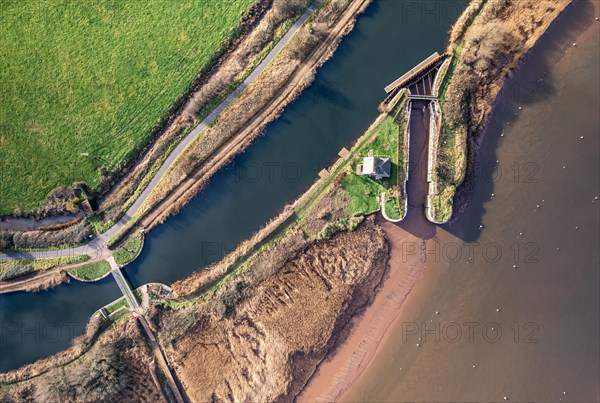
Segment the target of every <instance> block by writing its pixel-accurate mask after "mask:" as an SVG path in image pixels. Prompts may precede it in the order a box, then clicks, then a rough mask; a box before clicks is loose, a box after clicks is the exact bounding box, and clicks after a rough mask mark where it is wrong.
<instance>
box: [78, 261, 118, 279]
mask: <svg viewBox="0 0 600 403" xmlns="http://www.w3.org/2000/svg"><path fill="white" fill-rule="evenodd" d="M109 271H110V264H108V262H107V261H106V260H101V261H99V262H94V263H89V264H85V265H83V266H79V267H75V268H73V269H71V270H69V273H71V274H73V275H74V276H75V277H77V278H80V279H82V280H87V281H93V280H97V279H99V278H101V277H103V276H105V275H106V274H107V273H108V272H109Z"/></svg>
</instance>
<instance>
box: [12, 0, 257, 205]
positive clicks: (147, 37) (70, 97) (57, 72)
mask: <svg viewBox="0 0 600 403" xmlns="http://www.w3.org/2000/svg"><path fill="white" fill-rule="evenodd" d="M254 1H255V0H240V1H235V2H227V3H226V4H223V3H221V2H205V3H203V4H202V7H198V6H197V4H196V3H195V2H193V1H189V0H186V1H184V2H178V3H173V2H163V1H157V2H152V3H151V4H150V5H148V4H145V3H141V2H136V1H122V2H117V3H115V2H110V1H100V2H94V3H73V2H65V1H60V2H58V3H57V2H38V3H35V6H32V5H31V4H25V3H20V2H13V3H6V4H3V6H2V8H3V13H2V17H0V21H1V22H2V23H1V24H0V36H2V38H3V46H2V50H1V51H0V80H1V81H2V83H3V95H4V96H3V97H2V99H1V100H0V110H2V111H4V112H2V113H3V115H2V116H0V119H1V120H2V121H3V123H4V126H3V133H2V134H3V137H2V147H0V160H2V163H3V169H2V180H0V195H1V199H0V214H12V213H14V212H15V211H27V210H35V209H37V208H38V207H39V206H40V205H41V203H42V202H43V201H44V199H45V198H46V196H47V195H48V193H49V192H50V191H51V190H52V189H54V188H56V187H57V186H69V185H71V184H72V183H73V182H76V181H84V182H86V183H87V184H89V185H90V186H91V187H92V188H94V189H96V188H98V187H99V186H100V184H101V181H102V177H103V176H104V175H105V174H108V173H109V172H110V171H114V170H117V169H118V168H119V167H121V166H123V165H124V164H125V163H126V162H127V161H129V160H131V158H133V157H134V156H135V155H136V153H137V152H138V151H139V150H140V149H141V148H142V147H143V146H144V144H145V143H146V141H147V140H148V138H149V136H150V134H151V132H152V130H153V128H154V126H155V125H156V124H158V123H159V122H160V120H161V118H162V117H163V116H164V115H165V114H166V113H167V111H168V110H169V108H170V107H171V105H172V104H173V103H174V102H175V100H177V98H178V97H180V96H181V94H182V93H184V92H185V91H186V90H187V88H188V87H189V85H190V84H191V82H192V80H193V79H194V77H195V76H196V75H197V73H198V72H199V71H201V70H203V69H204V68H206V67H207V66H208V65H210V64H211V63H212V62H213V60H212V59H213V57H214V55H215V54H216V53H217V52H218V50H219V48H220V47H221V46H222V44H223V43H224V42H225V41H226V40H227V38H229V37H230V36H231V35H232V34H233V32H234V29H235V28H236V26H237V25H238V23H239V19H240V16H241V15H242V14H243V13H244V12H245V11H246V10H247V9H248V7H249V5H250V4H252V3H254ZM174 22H176V23H174ZM47 32H53V33H54V34H53V35H47ZM198 38H202V40H198ZM148 94H152V96H151V97H148ZM81 153H89V157H85V156H82V155H81Z"/></svg>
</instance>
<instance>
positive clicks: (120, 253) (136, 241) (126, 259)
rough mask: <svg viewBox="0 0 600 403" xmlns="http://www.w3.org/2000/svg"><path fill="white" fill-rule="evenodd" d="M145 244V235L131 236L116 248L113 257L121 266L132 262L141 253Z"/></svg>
mask: <svg viewBox="0 0 600 403" xmlns="http://www.w3.org/2000/svg"><path fill="white" fill-rule="evenodd" d="M143 246H144V235H143V234H136V235H134V236H132V237H130V238H129V239H128V240H127V242H125V243H124V244H123V245H121V246H120V247H119V248H117V249H115V251H114V252H113V257H114V258H115V262H117V264H118V265H119V266H124V265H126V264H128V263H131V262H132V261H133V260H134V259H135V258H136V257H137V256H138V254H139V253H140V251H141V250H142V247H143Z"/></svg>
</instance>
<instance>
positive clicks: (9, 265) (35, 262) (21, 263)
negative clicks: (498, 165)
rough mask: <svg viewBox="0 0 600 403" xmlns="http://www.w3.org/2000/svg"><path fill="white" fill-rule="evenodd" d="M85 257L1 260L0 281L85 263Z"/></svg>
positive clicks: (86, 257) (87, 257)
mask: <svg viewBox="0 0 600 403" xmlns="http://www.w3.org/2000/svg"><path fill="white" fill-rule="evenodd" d="M89 258H90V257H89V256H87V255H78V256H68V257H59V258H46V259H25V260H3V261H0V281H5V280H10V279H13V278H15V277H19V276H22V275H25V274H28V273H32V272H35V271H45V270H49V269H52V268H55V267H60V266H66V265H69V264H74V263H80V262H85V261H86V260H88V259H89Z"/></svg>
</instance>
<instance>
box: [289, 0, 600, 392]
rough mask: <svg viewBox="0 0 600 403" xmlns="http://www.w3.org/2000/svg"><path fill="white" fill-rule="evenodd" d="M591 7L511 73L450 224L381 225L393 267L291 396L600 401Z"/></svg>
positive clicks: (598, 126) (598, 90)
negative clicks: (463, 205) (464, 203)
mask: <svg viewBox="0 0 600 403" xmlns="http://www.w3.org/2000/svg"><path fill="white" fill-rule="evenodd" d="M599 15H600V6H599V4H598V2H594V3H592V2H577V4H576V6H575V7H572V8H571V9H570V10H569V11H567V12H566V13H565V15H563V16H562V17H561V18H560V19H559V20H558V21H557V22H556V24H555V25H554V26H553V27H551V30H550V31H549V32H548V34H547V35H546V36H545V37H544V38H542V40H541V42H540V43H539V44H538V45H537V46H536V47H535V49H534V50H533V51H532V52H531V54H530V55H529V56H528V57H527V59H526V61H525V62H524V63H523V64H522V66H521V68H520V69H519V71H518V72H517V73H516V74H515V75H514V76H513V77H511V78H510V80H509V81H508V82H507V85H506V87H505V89H504V91H503V93H502V95H501V96H500V98H499V100H498V105H497V108H496V110H495V112H494V114H493V116H492V117H491V121H490V124H489V126H488V128H487V130H486V133H485V137H484V140H483V142H482V145H481V149H480V154H479V157H478V164H477V169H476V172H477V174H476V175H475V176H476V178H475V179H474V181H475V182H474V183H475V188H474V193H473V198H472V201H471V203H470V205H469V207H468V208H467V209H466V211H465V212H464V213H463V214H462V215H461V216H460V217H459V218H458V219H457V220H456V221H454V222H453V223H452V224H450V225H445V226H440V227H437V228H434V229H433V232H432V231H431V230H425V231H422V232H421V233H419V231H418V230H416V229H418V228H425V227H426V226H423V227H419V226H418V225H412V226H411V225H409V224H410V223H404V224H401V225H399V226H396V227H394V226H391V225H389V224H387V228H386V231H387V232H388V233H389V234H391V238H392V242H393V248H394V251H393V255H392V265H391V267H392V268H391V274H390V278H389V279H388V280H387V282H386V284H385V285H384V287H383V289H382V291H381V293H380V295H379V296H378V299H376V301H375V302H374V304H373V306H372V307H371V308H369V309H368V310H367V311H366V312H365V314H364V315H363V316H362V317H361V318H359V319H358V320H356V321H355V327H354V331H353V332H352V333H351V335H350V336H349V338H348V339H347V341H346V342H345V343H344V344H342V346H341V347H340V349H339V350H338V352H337V354H336V355H335V356H334V357H333V359H332V360H331V361H329V362H326V363H324V364H323V365H322V366H321V369H320V372H319V373H318V374H317V376H315V377H314V378H313V381H312V384H311V385H310V386H309V387H308V388H307V391H306V393H305V395H304V396H303V397H302V398H301V399H300V400H312V401H315V400H319V401H328V400H333V399H336V400H338V399H339V400H341V401H344V402H358V401H368V402H400V401H444V402H445V401H504V400H508V401H536V402H559V401H571V402H597V401H599V400H600V391H599V382H600V381H599V379H600V365H599V361H600V358H599V357H600V348H599V340H600V332H599V326H600V325H599V318H600V293H599V289H600V278H599V265H600V253H599V244H600V234H599V224H600V215H599V207H600V201H599V200H598V196H599V194H600V189H599V183H600V178H599V176H600V166H599V133H600V119H599V111H600V104H599V103H600V101H599V100H600V62H599V60H600V22H599V21H596V20H595V18H596V17H597V16H599ZM573 44H576V46H574V45H573ZM413 112H414V109H413ZM411 144H412V143H411ZM411 155H412V154H411ZM409 190H410V186H409ZM409 198H410V194H409ZM411 204H412V203H411ZM411 213H414V211H413V212H411V211H410V210H409V215H410V214H411ZM408 219H409V220H410V217H408ZM422 238H426V241H425V246H421V239H422ZM415 244H417V245H418V247H419V248H421V252H420V253H417V254H415V253H413V252H414V245H415ZM423 248H424V249H423Z"/></svg>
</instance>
